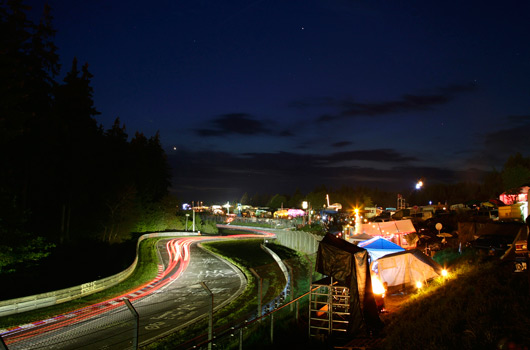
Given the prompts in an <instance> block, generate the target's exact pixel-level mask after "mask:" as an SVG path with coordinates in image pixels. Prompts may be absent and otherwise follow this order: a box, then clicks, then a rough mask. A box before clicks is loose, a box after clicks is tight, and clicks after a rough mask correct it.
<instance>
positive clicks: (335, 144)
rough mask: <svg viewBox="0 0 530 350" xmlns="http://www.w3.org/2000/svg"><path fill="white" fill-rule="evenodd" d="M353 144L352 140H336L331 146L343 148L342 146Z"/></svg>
mask: <svg viewBox="0 0 530 350" xmlns="http://www.w3.org/2000/svg"><path fill="white" fill-rule="evenodd" d="M351 144H352V142H350V141H339V142H335V143H333V144H331V147H334V148H342V147H346V146H349V145H351Z"/></svg>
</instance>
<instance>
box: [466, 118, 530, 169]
mask: <svg viewBox="0 0 530 350" xmlns="http://www.w3.org/2000/svg"><path fill="white" fill-rule="evenodd" d="M505 120H506V123H505V125H506V127H505V128H503V129H496V130H494V131H491V132H488V133H483V134H480V135H478V137H479V138H480V139H482V143H479V147H478V148H477V149H475V150H474V152H473V154H472V155H471V156H470V158H469V159H468V161H467V162H468V164H472V165H473V166H475V167H480V168H487V169H497V170H500V169H501V168H502V166H503V165H504V163H505V162H506V161H507V160H508V158H509V157H510V156H511V155H514V154H516V153H518V152H519V153H522V154H527V153H528V152H527V150H529V149H530V137H528V135H529V130H530V116H529V115H510V116H506V117H505Z"/></svg>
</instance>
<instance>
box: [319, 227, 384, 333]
mask: <svg viewBox="0 0 530 350" xmlns="http://www.w3.org/2000/svg"><path fill="white" fill-rule="evenodd" d="M315 269H316V271H317V272H320V273H321V274H324V275H327V276H330V277H332V278H333V279H334V280H336V281H338V283H339V284H340V285H342V286H345V287H348V288H349V290H350V300H349V302H350V303H349V304H350V308H349V311H350V319H349V320H348V332H349V333H356V332H358V331H360V330H366V331H369V330H379V329H380V328H381V327H382V322H381V320H380V319H379V314H378V311H377V305H376V303H375V297H374V294H373V293H372V281H371V278H370V268H369V266H368V252H367V251H366V249H364V248H360V247H358V246H356V245H355V244H351V243H349V242H347V241H345V240H343V239H340V238H337V237H335V236H333V235H331V234H329V233H328V234H326V235H325V236H324V238H323V239H322V241H320V243H319V245H318V251H317V260H316V266H315Z"/></svg>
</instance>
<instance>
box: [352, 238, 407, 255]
mask: <svg viewBox="0 0 530 350" xmlns="http://www.w3.org/2000/svg"><path fill="white" fill-rule="evenodd" d="M358 246H359V247H362V248H364V249H366V250H367V251H368V254H370V258H371V260H372V261H375V260H377V259H379V258H380V257H382V256H385V255H388V254H392V253H397V252H402V251H404V250H405V249H403V248H401V247H400V246H398V245H397V244H395V243H392V242H390V241H388V240H386V239H384V238H382V237H374V238H372V239H369V240H367V241H363V242H360V243H359V244H358Z"/></svg>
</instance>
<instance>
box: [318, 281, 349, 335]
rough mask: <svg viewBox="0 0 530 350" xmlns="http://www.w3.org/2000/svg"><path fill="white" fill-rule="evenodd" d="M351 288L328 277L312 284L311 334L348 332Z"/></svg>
mask: <svg viewBox="0 0 530 350" xmlns="http://www.w3.org/2000/svg"><path fill="white" fill-rule="evenodd" d="M349 300H350V290H349V288H347V287H344V286H340V285H338V284H337V282H332V279H331V278H329V277H327V278H324V279H322V280H320V281H316V282H313V283H312V284H311V290H310V293H309V335H310V336H319V335H331V334H332V333H335V332H344V333H345V332H347V330H348V323H349V319H350V312H349V308H350V302H349Z"/></svg>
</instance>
